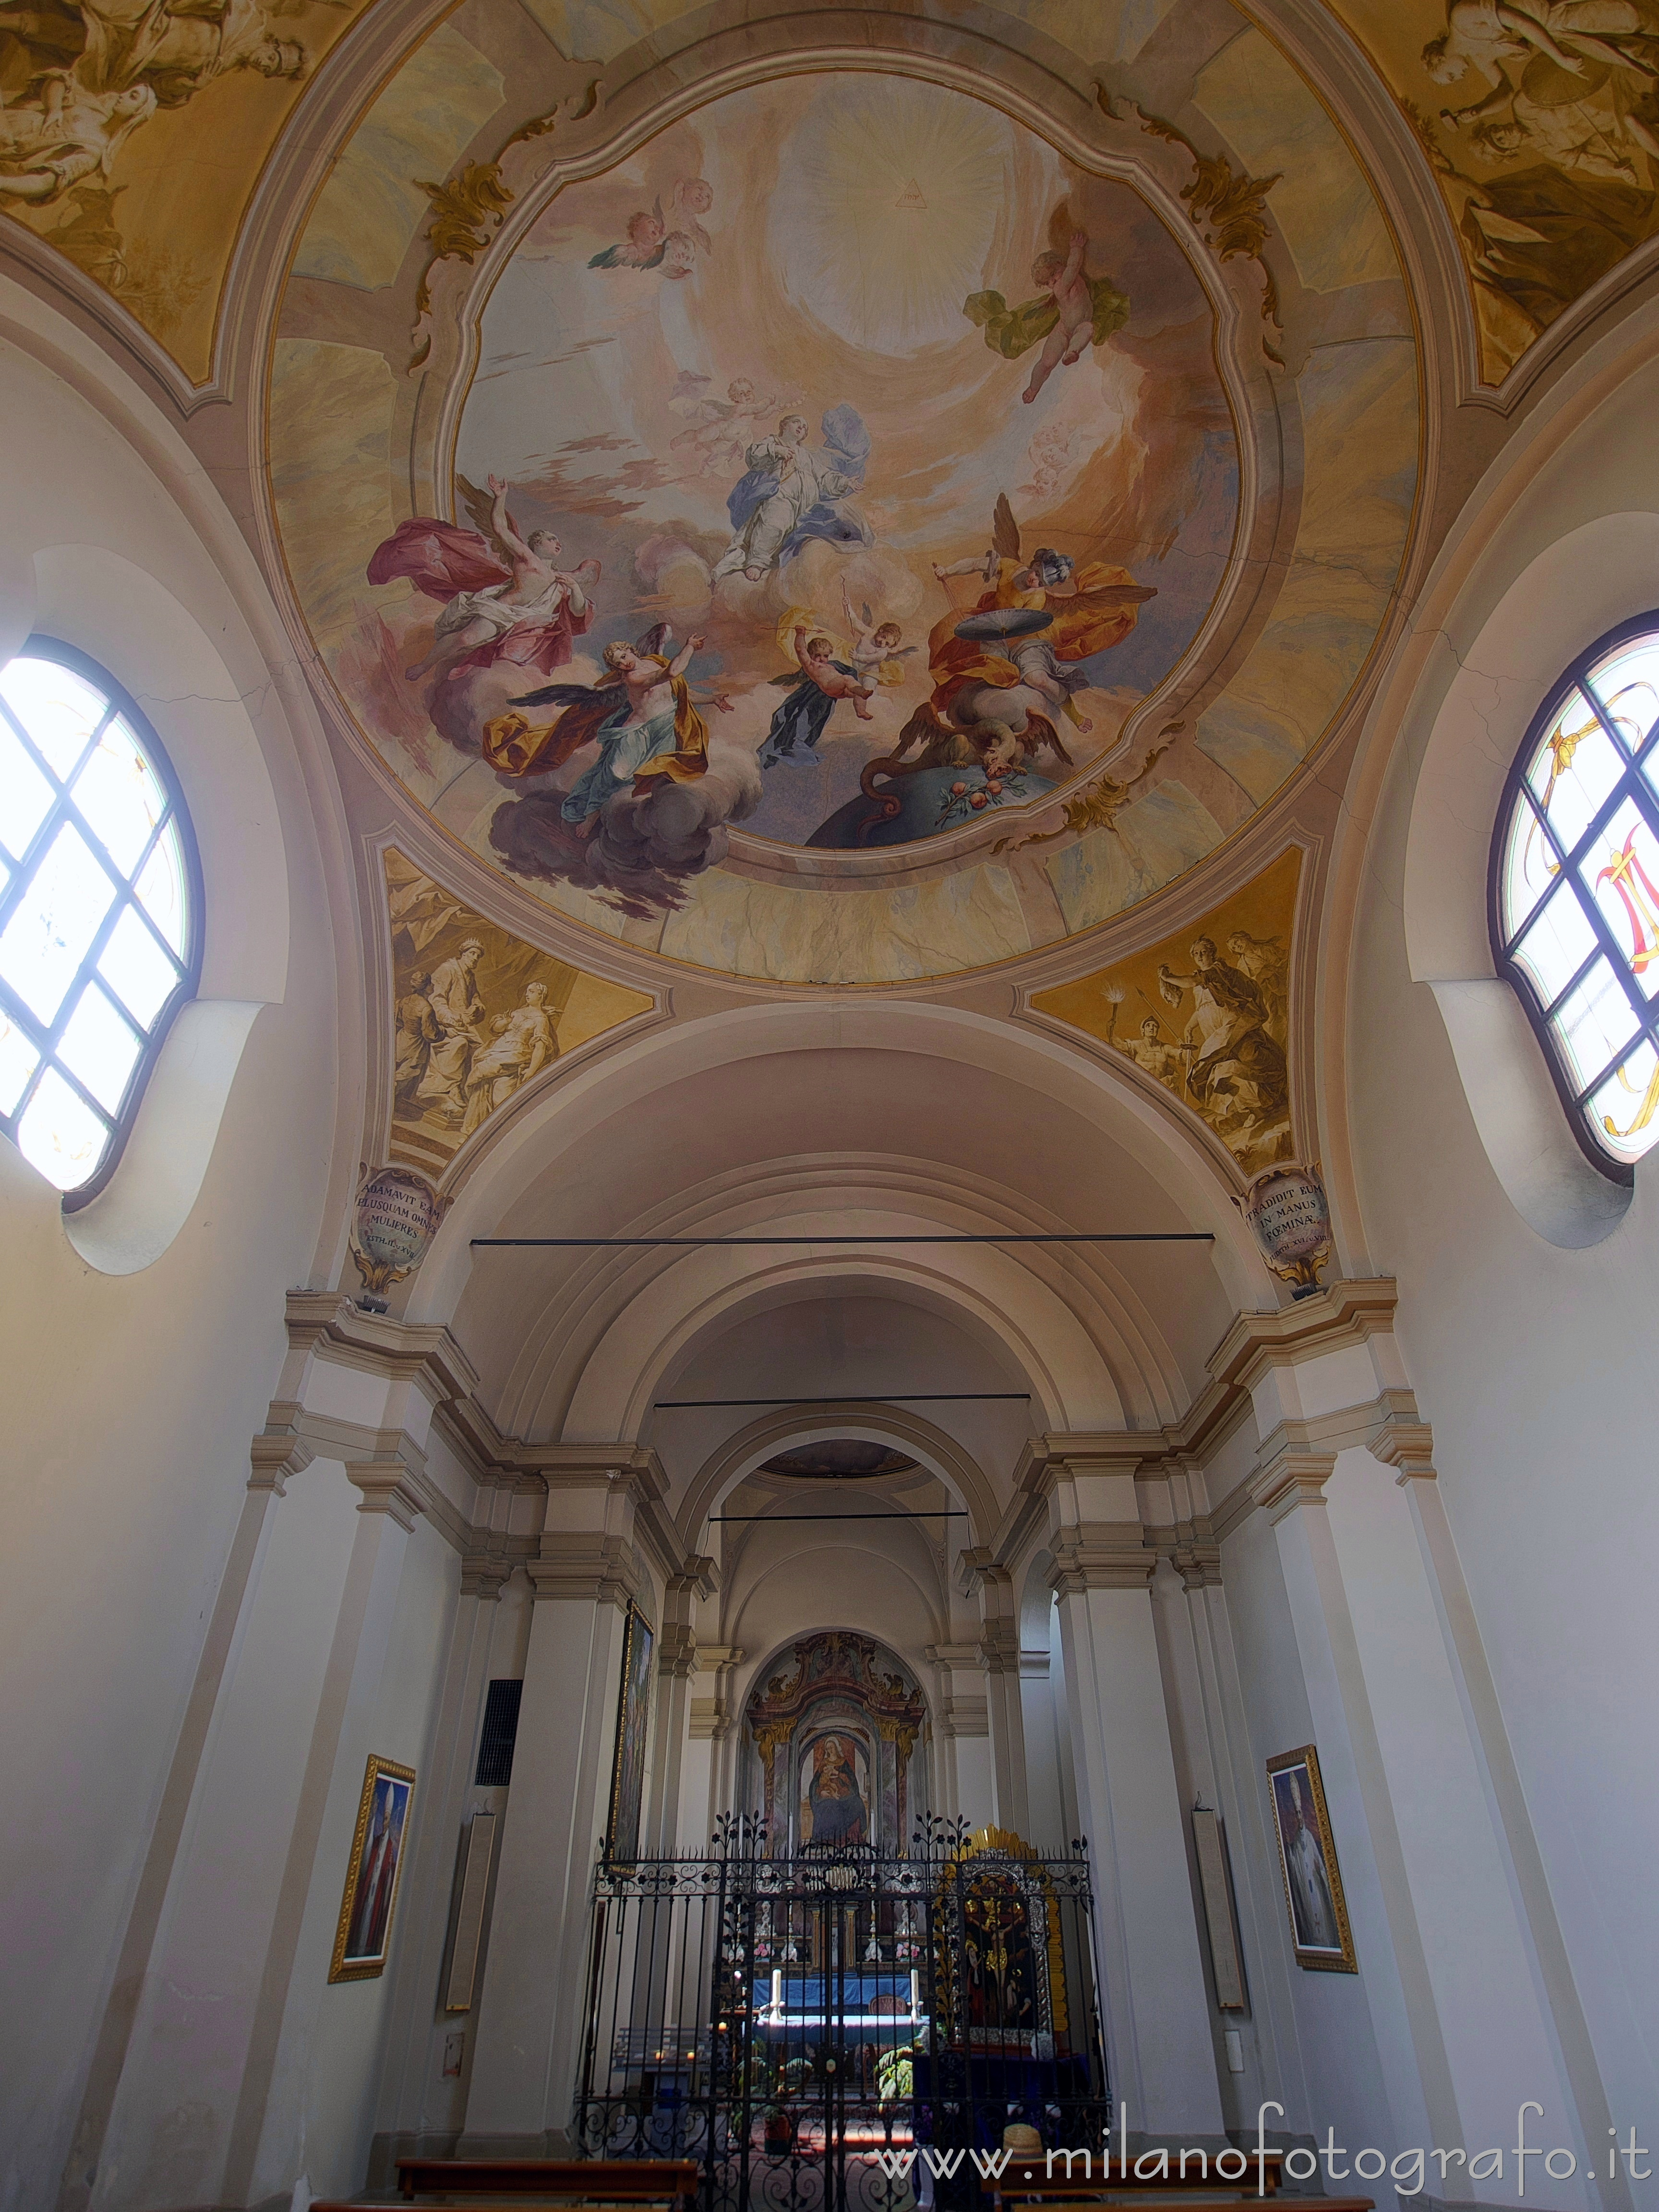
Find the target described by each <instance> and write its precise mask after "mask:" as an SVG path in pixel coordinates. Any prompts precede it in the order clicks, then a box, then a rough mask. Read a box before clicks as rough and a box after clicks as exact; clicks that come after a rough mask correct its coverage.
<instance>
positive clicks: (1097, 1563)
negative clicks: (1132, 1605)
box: [1048, 1521, 1158, 1599]
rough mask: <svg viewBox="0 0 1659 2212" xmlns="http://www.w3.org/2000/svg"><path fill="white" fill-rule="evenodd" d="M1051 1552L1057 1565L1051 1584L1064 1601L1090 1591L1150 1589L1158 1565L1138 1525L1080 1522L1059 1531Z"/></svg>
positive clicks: (1155, 1555)
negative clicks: (1073, 1526)
mask: <svg viewBox="0 0 1659 2212" xmlns="http://www.w3.org/2000/svg"><path fill="white" fill-rule="evenodd" d="M1050 1549H1051V1550H1052V1551H1053V1553H1054V1567H1053V1569H1052V1571H1050V1574H1049V1577H1048V1580H1049V1583H1050V1586H1051V1587H1052V1589H1053V1590H1054V1595H1055V1596H1056V1597H1058V1598H1061V1599H1064V1598H1068V1597H1080V1596H1082V1595H1084V1593H1085V1591H1089V1590H1146V1589H1150V1588H1151V1586H1152V1573H1153V1571H1154V1569H1155V1568H1156V1567H1157V1565H1158V1553H1157V1552H1156V1550H1155V1549H1154V1548H1153V1547H1152V1546H1151V1545H1150V1544H1148V1543H1147V1541H1146V1530H1145V1528H1143V1527H1142V1526H1141V1524H1140V1522H1139V1521H1085V1522H1079V1523H1078V1525H1077V1526H1076V1527H1075V1528H1062V1529H1060V1531H1059V1532H1058V1534H1056V1535H1055V1537H1054V1542H1053V1544H1052V1546H1051V1547H1050Z"/></svg>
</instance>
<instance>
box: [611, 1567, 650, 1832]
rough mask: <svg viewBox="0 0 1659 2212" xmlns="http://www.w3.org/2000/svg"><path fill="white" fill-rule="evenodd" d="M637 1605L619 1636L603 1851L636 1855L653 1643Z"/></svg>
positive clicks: (642, 1791)
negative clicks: (613, 1751) (613, 1743)
mask: <svg viewBox="0 0 1659 2212" xmlns="http://www.w3.org/2000/svg"><path fill="white" fill-rule="evenodd" d="M656 1641H657V1639H656V1638H655V1637H654V1636H653V1633H652V1632H651V1629H650V1626H649V1625H648V1624H647V1620H646V1618H645V1615H644V1614H643V1613H641V1611H640V1609H639V1607H638V1606H636V1605H630V1606H629V1608H628V1629H627V1632H626V1634H625V1635H624V1637H623V1664H622V1691H621V1694H620V1696H619V1697H618V1699H617V1750H616V1756H615V1757H614V1758H613V1759H612V1760H611V1820H610V1824H609V1826H608V1827H607V1828H606V1830H605V1852H606V1855H607V1856H608V1857H611V1858H613V1859H621V1860H623V1861H627V1860H629V1859H635V1858H637V1857H639V1850H640V1808H641V1805H642V1804H643V1803H644V1802H645V1739H646V1735H647V1730H648V1729H649V1728H650V1725H651V1655H652V1653H653V1650H654V1649H655V1647H656Z"/></svg>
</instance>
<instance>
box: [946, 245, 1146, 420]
mask: <svg viewBox="0 0 1659 2212" xmlns="http://www.w3.org/2000/svg"><path fill="white" fill-rule="evenodd" d="M1088 251H1089V240H1088V235H1087V234H1086V233H1085V232H1084V231H1081V230H1078V229H1074V228H1073V224H1072V218H1071V214H1070V211H1069V210H1068V209H1067V208H1066V205H1065V204H1064V203H1063V202H1062V203H1061V204H1060V206H1059V207H1057V208H1056V209H1055V210H1054V214H1053V215H1052V216H1050V217H1049V219H1048V246H1047V248H1046V249H1045V250H1044V251H1043V252H1041V253H1039V254H1038V256H1037V258H1036V260H1035V261H1034V262H1033V263H1032V264H1031V282H1032V283H1034V284H1035V285H1036V287H1037V290H1038V297H1037V298H1036V299H1035V300H1027V301H1025V302H1024V306H1022V307H1010V306H1009V305H1008V302H1007V301H1006V300H1005V299H1004V298H1003V296H1002V295H1001V293H1000V292H972V293H969V296H968V297H967V299H966V300H964V301H963V307H962V312H963V314H964V315H966V316H967V318H968V319H969V322H971V323H977V324H978V325H979V326H980V328H981V330H982V331H984V332H985V343H986V344H987V346H989V347H990V348H991V350H992V351H993V352H994V353H1000V354H1001V355H1002V356H1003V358H1004V359H1005V360H1006V361H1018V359H1019V357H1020V356H1021V355H1022V354H1024V353H1029V352H1030V349H1031V348H1032V347H1033V346H1034V345H1041V346H1042V352H1041V353H1040V354H1039V355H1038V356H1037V359H1036V366H1035V367H1034V368H1032V371H1031V374H1030V381H1029V382H1028V383H1027V385H1026V386H1025V389H1024V392H1023V393H1022V394H1021V395H1020V396H1021V398H1023V399H1024V401H1025V404H1027V406H1029V405H1030V403H1031V402H1032V400H1034V399H1035V398H1036V396H1037V394H1038V392H1041V391H1042V387H1043V386H1044V385H1045V384H1046V383H1047V382H1048V379H1049V378H1050V377H1051V376H1052V375H1053V374H1054V371H1055V370H1056V369H1057V368H1069V367H1070V366H1071V364H1072V363H1073V362H1076V361H1080V360H1081V359H1082V358H1083V356H1084V355H1085V353H1087V352H1088V350H1089V349H1090V347H1091V346H1097V345H1103V344H1104V343H1105V341H1106V340H1107V339H1108V338H1109V337H1110V336H1111V335H1112V332H1113V331H1121V329H1122V327H1123V325H1125V323H1127V321H1128V319H1129V302H1128V301H1127V299H1126V298H1125V297H1124V295H1123V294H1122V293H1121V292H1120V291H1119V290H1118V289H1117V288H1116V286H1115V284H1113V283H1112V282H1111V280H1110V278H1109V277H1106V276H1090V275H1089V274H1088V272H1087V270H1086V269H1085V265H1084V264H1085V257H1086V255H1087V253H1088Z"/></svg>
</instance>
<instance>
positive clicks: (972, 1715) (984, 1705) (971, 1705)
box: [939, 1698, 991, 1736]
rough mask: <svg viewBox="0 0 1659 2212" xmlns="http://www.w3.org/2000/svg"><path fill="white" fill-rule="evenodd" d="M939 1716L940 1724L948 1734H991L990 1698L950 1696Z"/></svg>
mask: <svg viewBox="0 0 1659 2212" xmlns="http://www.w3.org/2000/svg"><path fill="white" fill-rule="evenodd" d="M939 1718H940V1725H941V1726H942V1728H943V1729H944V1731H945V1735H948V1736H976V1735H990V1733H991V1706H990V1700H989V1699H986V1698H951V1699H947V1700H946V1701H945V1707H944V1710H943V1711H942V1712H941V1714H940V1717H939Z"/></svg>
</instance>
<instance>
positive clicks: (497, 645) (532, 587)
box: [368, 477, 599, 684]
mask: <svg viewBox="0 0 1659 2212" xmlns="http://www.w3.org/2000/svg"><path fill="white" fill-rule="evenodd" d="M460 486H461V495H462V497H463V499H464V500H465V503H466V507H467V511H468V512H469V513H471V515H472V516H473V517H474V519H475V520H477V521H479V522H481V523H482V524H483V526H484V527H483V529H481V530H465V529H463V528H462V527H461V526H459V524H458V523H453V522H439V521H437V520H435V519H434V518H433V517H432V516H430V515H423V514H416V515H411V516H410V518H409V520H407V521H406V522H400V523H399V524H398V527H397V529H396V530H395V531H393V532H392V535H391V537H390V538H386V539H384V540H383V541H382V543H381V544H379V545H377V546H376V547H375V549H374V553H373V554H372V555H371V556H370V559H369V563H368V580H369V582H370V583H371V584H389V583H391V582H392V580H394V579H395V578H397V577H398V576H407V577H408V578H409V580H410V582H411V583H412V584H413V585H414V586H415V588H416V591H417V592H422V594H423V595H424V596H425V597H426V598H428V599H441V600H442V602H443V611H442V612H441V614H440V615H439V617H438V620H437V624H436V627H435V632H434V635H433V640H432V649H431V651H430V652H429V653H428V654H427V655H426V657H425V659H422V660H419V661H416V663H415V665H413V666H412V667H410V668H408V669H405V670H404V675H405V677H406V678H407V680H408V681H409V682H410V683H411V684H416V683H418V682H419V681H420V679H421V678H422V677H423V676H426V675H428V674H429V673H430V672H431V671H433V670H434V669H436V668H441V669H442V670H443V671H444V674H445V676H446V678H447V680H448V681H449V682H451V683H453V682H455V681H456V680H457V679H458V678H460V677H462V676H464V675H465V673H466V672H467V671H468V670H469V669H472V668H488V667H489V666H490V665H492V663H494V662H495V661H497V660H506V661H510V662H513V663H514V664H515V665H518V666H520V667H523V668H539V669H540V670H541V671H542V672H543V673H544V675H549V676H550V675H551V674H552V672H553V671H554V670H555V669H556V668H562V667H563V666H564V665H565V664H566V663H567V662H568V660H569V659H570V654H571V644H572V641H573V640H574V639H575V638H577V637H580V635H582V634H583V632H584V631H586V629H589V628H590V627H591V625H592V620H593V602H592V598H591V597H590V594H591V592H592V588H593V586H595V585H596V584H597V583H598V582H599V562H597V561H583V562H580V563H579V564H578V566H577V567H576V568H574V569H569V570H566V569H563V568H560V567H559V566H558V565H557V563H558V556H559V554H560V552H561V551H562V547H561V546H560V544H559V541H558V539H557V538H556V537H555V536H554V535H553V532H551V531H550V530H532V531H531V532H529V534H528V535H527V536H526V535H525V534H523V533H522V532H520V530H519V528H518V526H517V525H516V524H515V523H514V521H513V517H512V514H511V513H510V512H509V511H508V508H507V485H506V484H505V483H502V482H501V478H500V477H490V479H489V500H488V501H485V500H484V498H483V495H482V494H480V493H479V492H477V491H475V490H474V489H473V487H472V486H471V484H469V483H466V481H465V478H462V479H461V480H460ZM486 532H487V533H488V534H487V535H486ZM492 545H493V547H494V548H495V550H491V549H492Z"/></svg>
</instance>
